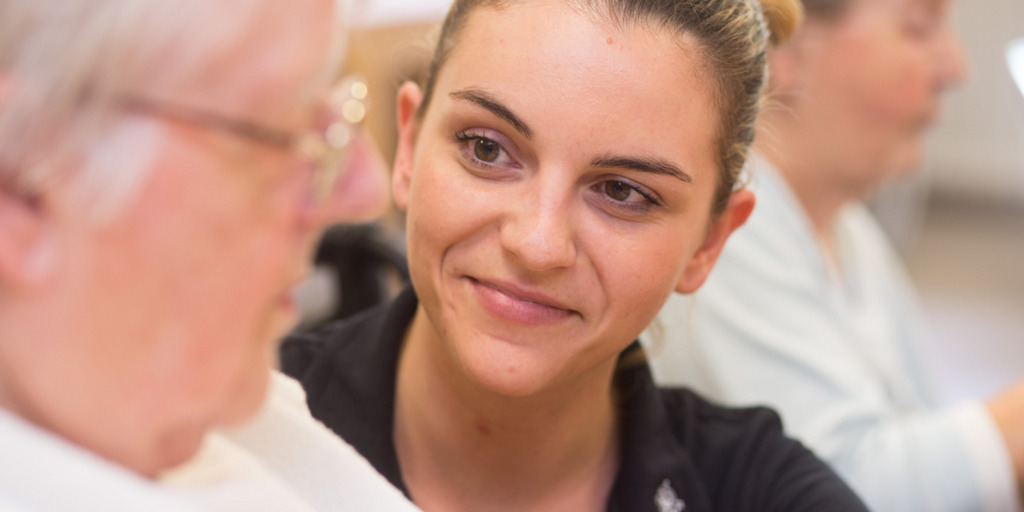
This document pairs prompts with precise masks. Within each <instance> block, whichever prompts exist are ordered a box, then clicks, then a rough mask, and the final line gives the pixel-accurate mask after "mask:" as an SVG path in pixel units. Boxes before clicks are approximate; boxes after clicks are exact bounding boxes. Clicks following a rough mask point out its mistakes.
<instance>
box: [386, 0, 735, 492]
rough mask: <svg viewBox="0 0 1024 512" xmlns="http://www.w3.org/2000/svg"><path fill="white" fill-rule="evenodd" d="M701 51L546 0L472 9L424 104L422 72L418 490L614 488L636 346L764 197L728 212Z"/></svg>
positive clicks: (410, 207) (416, 132)
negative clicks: (626, 363)
mask: <svg viewBox="0 0 1024 512" xmlns="http://www.w3.org/2000/svg"><path fill="white" fill-rule="evenodd" d="M701 58H702V57H701V54H700V53H699V52H697V51H695V47H694V46H693V44H692V42H690V41H688V40H687V39H686V38H685V37H680V36H678V35H676V34H673V33H668V32H662V31H658V30H651V29H648V28H644V29H638V28H636V27H633V26H629V25H627V26H625V27H615V26H612V25H610V24H608V23H606V22H603V21H600V20H598V19H596V18H594V17H592V16H589V15H584V14H581V13H580V12H578V11H575V10H572V9H571V8H568V7H566V6H564V5H562V4H561V3H558V2H554V3H552V2H534V1H527V2H519V3H516V4H514V5H512V6H509V7H507V8H504V9H502V10H494V9H490V8H481V9H478V10H477V11H475V12H474V13H472V14H471V15H470V18H469V20H468V22H467V25H466V26H465V27H464V29H463V31H462V33H461V34H460V40H459V42H458V43H457V45H456V47H455V48H454V50H453V52H452V53H451V55H450V57H449V60H448V62H446V64H445V65H444V67H443V68H442V70H441V72H440V74H439V75H438V80H437V85H436V89H435V93H434V97H433V98H432V99H431V103H430V107H429V109H428V110H427V112H426V113H425V115H424V117H423V118H422V119H420V118H417V117H416V115H415V112H416V109H417V107H418V106H419V104H420V102H421V101H423V98H422V95H421V93H420V91H419V89H418V88H417V87H416V86H415V85H412V84H406V85H405V86H403V88H402V90H401V92H400V96H399V105H398V111H399V123H400V143H399V149H398V154H397V157H396V166H395V172H394V175H393V181H392V186H393V193H394V196H395V199H396V202H397V204H398V205H399V207H400V208H402V209H403V210H405V211H406V213H407V215H408V217H407V241H408V251H409V262H410V270H411V274H412V280H413V284H414V286H415V288H416V290H417V293H418V295H419V298H420V301H421V303H420V308H419V310H418V311H417V313H416V316H415V319H414V321H413V324H412V326H411V328H410V331H409V333H408V334H407V338H406V344H405V348H404V351H403V355H402V359H401V363H400V367H399V382H398V394H397V405H396V434H395V442H396V446H397V448H398V454H399V459H400V461H401V462H402V470H403V476H404V477H405V478H406V482H407V483H408V485H409V488H410V489H411V491H412V494H413V497H414V499H415V501H416V502H417V504H418V505H419V506H421V507H423V508H424V509H426V510H435V509H436V510H473V509H480V507H482V506H484V505H485V504H486V506H488V507H493V506H495V504H496V503H501V504H505V505H507V506H508V508H509V509H519V510H527V509H528V510H545V509H560V510H567V509H569V510H586V509H603V507H604V506H605V501H604V500H605V499H606V496H607V492H608V490H609V489H610V486H611V481H612V478H613V476H614V474H615V470H616V467H617V462H616V460H617V459H616V457H617V444H616V443H615V442H614V439H615V437H614V432H615V425H614V418H613V415H612V396H611V379H612V375H613V371H614V368H615V364H616V361H617V356H618V354H619V352H620V351H622V350H623V349H624V348H625V347H626V346H627V345H628V344H629V343H630V342H632V341H633V340H634V339H635V337H636V336H637V335H638V334H639V333H640V331H641V330H642V329H643V328H644V327H645V326H646V325H647V324H648V323H649V322H650V321H651V319H652V318H653V317H654V316H655V314H656V313H657V311H658V309H659V308H660V307H661V305H662V304H663V302H664V301H665V300H666V299H667V297H668V296H669V294H670V293H671V292H672V291H673V290H677V291H680V292H684V293H688V292H692V291H693V290H695V289H696V288H697V287H699V286H700V284H701V283H702V282H703V280H704V278H705V277H706V275H707V272H708V271H710V268H711V266H712V265H713V263H714V260H715V258H716V257H717V255H718V252H719V250H720V249H721V245H722V243H724V241H725V238H726V237H727V236H728V234H729V233H730V232H731V231H732V230H733V229H734V228H735V227H737V226H738V225H739V224H741V223H742V222H743V221H744V220H745V219H746V217H747V215H748V214H749V212H750V209H751V208H752V206H753V196H752V195H751V194H750V193H749V192H746V191H742V192H737V193H735V194H734V196H733V198H732V201H731V202H730V205H729V208H728V209H727V211H726V212H725V213H724V214H723V215H722V216H720V217H717V218H715V219H712V218H711V217H710V213H709V212H710V208H711V200H712V194H713V192H714V189H715V186H716V180H717V176H718V173H719V170H718V169H717V167H716V164H715V155H714V152H713V151H714V150H713V148H714V144H713V137H714V134H715V132H716V127H717V117H716V116H718V115H719V114H718V112H717V111H715V110H714V109H713V107H712V105H714V102H713V101H712V96H711V93H710V91H709V89H708V84H707V82H706V81H705V76H704V75H703V71H702V66H703V64H704V62H703V61H702V60H701ZM498 106H500V108H499V107H498ZM513 118H514V119H515V121H513V120H512V119H513ZM517 125H518V127H517ZM627 160H631V161H632V162H634V163H632V164H628V165H626V164H623V162H625V161H627ZM636 162H646V163H647V167H648V168H647V169H646V170H641V169H640V168H639V167H642V166H640V165H638V164H636ZM654 163H657V164H656V165H655V164H654ZM652 167H657V168H660V169H662V170H664V169H667V168H673V169H676V170H677V171H679V172H680V174H679V175H677V176H672V175H668V174H664V173H656V172H650V171H651V168H652ZM682 173H685V177H684V176H683V175H682ZM645 195H646V197H645ZM652 198H653V199H654V201H653V202H652V201H651V200H650V199H652ZM428 390H429V391H428ZM454 461H458V462H454ZM456 484H457V485H456Z"/></svg>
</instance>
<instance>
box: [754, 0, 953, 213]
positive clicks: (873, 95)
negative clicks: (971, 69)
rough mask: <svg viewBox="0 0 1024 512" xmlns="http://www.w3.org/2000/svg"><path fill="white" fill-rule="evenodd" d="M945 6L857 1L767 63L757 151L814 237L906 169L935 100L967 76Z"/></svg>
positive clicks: (928, 0)
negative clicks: (791, 195) (792, 194)
mask: <svg viewBox="0 0 1024 512" xmlns="http://www.w3.org/2000/svg"><path fill="white" fill-rule="evenodd" d="M948 9H949V2H948V1H946V0H856V1H853V2H851V3H850V5H849V7H848V8H847V9H846V11H845V13H844V14H843V15H842V16H841V17H840V18H838V19H837V20H835V21H824V20H821V19H819V18H815V17H813V16H811V17H808V18H807V20H806V22H805V24H804V25H803V26H802V27H801V28H800V29H799V30H798V31H797V33H796V34H795V35H794V37H793V39H792V40H790V42H788V43H787V44H786V45H784V46H782V47H781V48H779V49H777V50H775V51H774V52H772V53H771V55H770V67H771V69H772V75H771V94H772V96H773V99H774V100H775V102H776V103H775V105H774V106H769V108H767V109H766V110H765V112H764V113H763V115H762V117H761V121H760V123H759V125H760V131H759V138H758V142H757V145H758V147H759V149H760V150H761V151H762V152H763V153H765V154H766V155H768V156H769V158H770V159H771V160H773V161H774V162H775V163H776V164H777V167H778V168H779V169H780V171H781V172H782V173H783V174H784V175H785V177H786V178H787V180H788V181H789V182H790V184H791V186H792V187H793V188H794V190H795V191H796V193H797V196H798V197H799V198H800V200H801V202H802V203H803V204H804V206H805V208H806V209H807V211H808V213H809V214H810V216H811V219H812V221H813V222H814V223H815V225H816V226H818V227H819V228H820V229H822V230H825V229H829V227H830V226H831V222H832V219H833V218H834V216H835V214H836V212H837V211H838V209H839V208H840V207H841V206H842V205H843V204H845V203H846V202H848V201H853V200H860V199H864V198H866V197H867V196H869V195H870V194H871V193H873V192H874V191H876V190H877V189H878V187H879V186H880V185H881V184H882V183H883V182H884V181H885V180H887V179H890V178H893V177H897V176H900V175H903V174H906V173H908V172H910V171H912V170H913V169H915V168H916V167H917V166H918V164H919V163H920V160H921V152H922V141H923V136H924V134H925V132H926V129H927V128H928V127H930V126H931V125H933V124H934V123H935V122H936V121H937V120H938V116H939V110H940V108H939V107H940V105H939V102H940V99H941V95H942V93H943V92H944V91H945V90H946V89H948V88H949V87H950V86H952V85H954V84H956V83H958V82H959V81H961V80H962V79H963V78H964V75H965V73H966V70H965V67H966V66H965V61H964V57H963V54H962V51H961V48H960V46H959V42H958V41H957V40H956V37H955V36H954V34H953V33H952V31H951V28H950V26H949V20H948V12H947V11H948Z"/></svg>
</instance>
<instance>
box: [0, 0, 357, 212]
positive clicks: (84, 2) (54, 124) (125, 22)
mask: <svg viewBox="0 0 1024 512" xmlns="http://www.w3.org/2000/svg"><path fill="white" fill-rule="evenodd" d="M281 1H282V0H173V1H169V0H0V187H8V188H11V189H14V190H17V191H18V192H19V193H22V194H25V195H28V196H34V195H37V194H39V193H40V192H41V191H42V190H44V188H45V187H47V186H51V185H52V184H53V183H54V182H56V181H57V180H58V178H62V176H58V173H61V172H66V171H68V170H69V169H72V168H73V169H74V173H75V174H74V176H71V178H72V182H73V184H74V185H75V186H78V187H82V188H83V190H85V191H86V194H85V195H86V196H87V197H88V199H89V200H88V202H87V205H88V207H89V208H96V209H99V210H105V211H108V212H109V211H110V210H111V209H112V206H111V203H119V202H120V200H122V199H124V198H125V197H127V196H129V195H130V193H131V192H130V191H131V190H133V189H135V188H136V187H137V184H138V183H140V182H141V181H142V177H143V175H144V173H145V171H146V170H147V169H148V168H149V167H150V166H149V165H147V159H148V155H147V154H145V153H146V152H145V151H143V147H142V146H145V145H146V141H147V140H152V137H153V133H152V131H147V130H135V131H132V130H129V131H127V132H126V131H124V130H120V129H117V130H114V125H115V121H117V120H118V119H119V117H120V114H121V110H122V109H121V103H120V102H121V101H122V99H123V97H124V95H126V94H141V93H145V92H147V91H151V90H154V89H159V90H164V91H167V90H176V89H178V88H184V87H186V86H189V85H193V86H194V85H195V84H197V83H202V80H209V79H211V78H215V77H216V76H217V74H218V73H222V72H223V71H224V70H223V69H221V68H220V66H223V62H224V60H223V58H224V57H225V56H226V55H229V52H231V51H232V50H237V49H238V48H239V45H240V44H242V41H244V40H245V38H244V36H245V35H247V34H250V33H251V31H252V30H254V27H258V26H260V23H262V22H265V21H267V20H268V19H272V16H273V14H274V11H273V9H271V8H269V6H274V5H275V4H276V5H277V6H278V7H280V6H281V4H277V2H281ZM294 1H295V0H289V2H288V4H291V2H294ZM320 1H325V0H320ZM336 11H340V9H336ZM210 20H215V22H211V21H210ZM264 26H265V25H264ZM334 32H335V39H336V42H335V44H332V45H331V46H332V47H331V48H330V49H329V50H327V49H325V50H327V51H325V53H328V54H329V55H327V56H326V57H327V60H326V61H325V66H324V70H323V76H322V77H318V80H317V82H318V83H317V84H309V89H310V92H312V91H313V90H315V89H316V87H317V86H321V85H322V83H323V82H325V81H326V80H330V79H333V78H334V73H335V72H336V66H337V64H338V63H339V62H340V56H341V54H342V52H343V47H342V44H341V36H342V33H341V31H340V30H335V31H334ZM115 135H116V137H115V138H116V141H112V142H111V143H110V144H101V143H100V139H101V138H103V137H108V136H115ZM114 142H116V144H115V143H114ZM112 148H117V149H118V150H119V151H126V153H125V155H124V156H122V157H118V158H114V157H112V156H111V154H110V151H111V150H112ZM93 151H99V152H101V153H102V154H100V155H90V153H91V152H93ZM71 162H75V163H76V164H81V165H74V166H72V165H69V163H71Z"/></svg>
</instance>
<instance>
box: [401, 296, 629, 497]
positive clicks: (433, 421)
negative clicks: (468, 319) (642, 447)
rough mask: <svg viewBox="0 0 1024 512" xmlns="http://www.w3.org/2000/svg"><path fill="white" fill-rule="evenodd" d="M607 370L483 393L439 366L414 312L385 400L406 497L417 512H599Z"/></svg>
mask: <svg viewBox="0 0 1024 512" xmlns="http://www.w3.org/2000/svg"><path fill="white" fill-rule="evenodd" d="M612 363H614V361H613V362H612ZM613 370H614V367H611V368H608V369H602V371H601V373H602V375H601V376H594V378H590V379H583V380H586V382H584V383H581V384H579V385H566V386H563V387H562V388H560V389H557V390H553V391H550V392H545V393H543V395H540V396H526V397H509V396H504V395H499V394H495V393H491V392H489V391H488V390H486V389H482V388H481V387H480V386H476V385H474V383H473V382H472V381H470V380H469V379H468V378H466V377H465V376H464V375H463V374H462V373H460V372H459V370H458V369H457V368H456V367H455V363H454V362H453V361H451V360H450V359H448V357H447V355H446V354H445V353H444V349H443V348H442V347H440V343H439V342H438V341H437V339H436V334H435V333H434V331H433V328H432V327H431V326H430V323H429V321H428V320H427V319H426V316H425V314H423V311H422V309H421V310H420V311H418V312H417V314H416V316H415V318H414V320H413V325H412V327H411V328H410V330H409V334H407V336H406V341H405V346H404V348H403V353H402V356H401V360H400V363H399V368H398V383H397V390H396V399H395V434H394V442H395V447H396V451H397V453H398V459H399V463H400V466H401V469H402V476H403V479H404V480H405V483H406V486H407V487H408V489H409V491H410V494H411V495H412V497H413V500H414V501H415V502H416V503H417V505H419V506H420V507H421V508H423V509H424V510H427V511H432V510H445V511H456V512H457V511H460V510H482V509H486V510H509V511H511V510H530V511H543V510H604V509H605V506H606V503H607V497H608V493H609V492H610V490H611V486H612V483H613V482H614V479H615V475H616V473H617V469H618V447H619V446H618V444H619V443H618V436H617V432H616V420H615V412H614V407H613V403H612V394H611V379H612V373H613Z"/></svg>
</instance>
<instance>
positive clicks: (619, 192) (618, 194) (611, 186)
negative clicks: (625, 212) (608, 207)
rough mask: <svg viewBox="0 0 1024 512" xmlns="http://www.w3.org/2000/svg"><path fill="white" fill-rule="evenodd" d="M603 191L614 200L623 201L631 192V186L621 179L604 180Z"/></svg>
mask: <svg viewBox="0 0 1024 512" xmlns="http://www.w3.org/2000/svg"><path fill="white" fill-rule="evenodd" d="M604 193H605V194H607V195H608V197H610V198H612V199H614V200H616V201H623V202H625V201H626V200H627V199H629V195H630V194H632V193H633V187H631V186H629V185H626V184H625V183H623V182H621V181H606V182H604Z"/></svg>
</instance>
